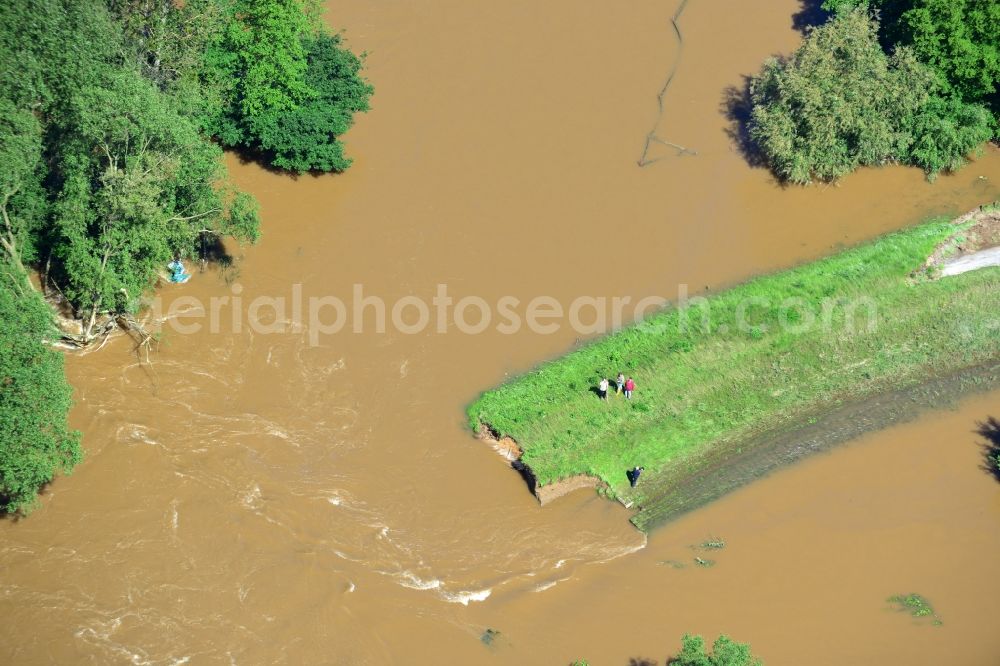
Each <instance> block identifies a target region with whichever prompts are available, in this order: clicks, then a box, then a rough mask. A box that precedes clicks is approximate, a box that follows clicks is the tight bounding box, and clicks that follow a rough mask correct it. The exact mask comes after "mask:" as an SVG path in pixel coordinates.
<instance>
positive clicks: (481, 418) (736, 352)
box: [468, 221, 1000, 515]
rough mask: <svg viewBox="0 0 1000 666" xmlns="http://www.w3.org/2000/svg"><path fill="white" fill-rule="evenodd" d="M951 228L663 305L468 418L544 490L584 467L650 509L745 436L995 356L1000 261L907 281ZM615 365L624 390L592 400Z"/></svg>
mask: <svg viewBox="0 0 1000 666" xmlns="http://www.w3.org/2000/svg"><path fill="white" fill-rule="evenodd" d="M960 230H961V229H960V228H958V227H956V226H955V225H952V224H951V223H950V222H947V221H938V222H933V223H928V224H924V225H921V226H918V227H914V228H912V229H908V230H905V231H902V232H899V233H895V234H891V235H889V236H886V237H884V238H881V239H879V240H877V241H875V242H874V243H871V244H867V245H864V246H861V247H858V248H855V249H851V250H848V251H845V252H843V253H840V254H837V255H834V256H832V257H829V258H827V259H823V260H820V261H816V262H814V263H810V264H807V265H804V266H802V267H799V268H795V269H792V270H788V271H783V272H780V273H776V274H774V275H769V276H764V277H760V278H757V279H754V280H752V281H750V282H747V283H746V284H743V285H740V286H738V287H734V288H732V289H729V290H726V291H723V292H720V293H718V294H715V295H712V296H709V297H708V298H707V301H706V302H703V303H692V304H690V305H689V307H688V308H687V309H686V310H684V309H679V308H670V309H666V310H664V311H662V312H660V313H658V314H656V315H653V316H651V317H650V318H648V319H647V320H646V321H645V322H644V323H642V324H639V325H636V326H632V327H629V328H626V329H623V330H621V331H620V332H617V333H614V334H613V335H610V336H608V337H605V338H603V339H600V340H598V341H596V342H594V343H592V344H590V345H587V346H585V347H582V348H580V349H578V350H575V351H573V352H571V353H569V354H567V355H566V356H564V357H562V358H559V359H557V360H554V361H551V362H549V363H546V364H544V365H542V366H541V367H539V368H537V369H536V370H533V371H531V372H528V373H527V374H525V375H522V376H521V377H519V378H517V379H514V380H513V381H511V382H509V383H507V384H505V385H503V386H500V387H498V388H497V389H495V390H492V391H489V392H487V393H485V394H483V395H482V396H481V397H480V398H479V399H478V400H476V401H475V402H474V403H473V404H472V405H470V407H469V409H468V415H469V419H470V424H471V425H472V427H474V428H475V427H478V425H479V424H481V423H482V424H488V425H489V426H490V427H491V428H492V429H493V430H495V431H496V432H497V433H498V434H499V435H509V436H510V437H513V438H514V439H515V440H516V441H517V443H518V444H519V446H520V447H521V448H522V450H523V452H524V453H523V456H522V460H523V461H524V462H525V463H526V464H527V465H529V466H530V468H531V470H532V471H533V472H534V474H535V476H536V479H537V481H538V483H539V484H541V485H546V484H549V483H552V482H554V481H556V480H559V479H562V478H566V477H569V476H572V475H575V474H591V475H594V476H596V477H598V478H599V479H601V480H602V481H604V482H605V483H607V484H608V485H609V486H610V487H611V489H612V490H613V491H614V492H616V493H623V494H626V495H629V496H630V497H633V498H636V499H637V501H638V502H640V503H641V504H642V506H643V510H644V511H646V510H647V509H649V508H651V507H652V508H655V507H656V497H657V496H658V495H657V493H658V492H661V490H658V488H659V486H658V484H659V483H661V482H663V483H666V484H667V485H669V483H667V482H668V481H669V480H670V479H671V478H674V479H676V478H678V476H683V475H684V474H686V473H688V471H691V470H696V469H697V467H698V465H699V464H700V461H702V460H703V459H705V458H706V457H707V456H709V455H710V454H712V453H713V452H718V451H728V450H729V447H733V448H736V447H738V446H739V443H741V442H745V441H747V440H748V439H749V438H750V437H751V436H752V435H754V434H757V433H761V432H765V431H771V430H773V429H775V428H780V427H782V426H786V425H789V424H794V423H798V422H800V420H801V419H805V418H808V416H809V415H811V414H814V413H816V412H817V411H820V410H822V409H828V408H830V407H831V406H832V405H836V404H838V403H839V402H840V401H843V400H853V399H860V398H863V397H867V396H871V395H875V394H877V393H880V392H884V391H887V390H892V389H896V388H901V387H905V386H909V385H912V384H915V383H918V382H921V381H924V380H926V379H928V378H930V377H934V376H938V375H940V374H942V373H947V372H951V371H955V370H958V369H962V368H968V367H972V366H975V365H977V364H980V363H983V362H985V361H987V360H989V359H996V358H997V357H1000V335H998V334H997V333H998V332H997V328H996V327H997V320H996V308H997V293H998V290H1000V270H997V269H981V270H978V271H973V272H970V273H965V274H962V275H957V276H954V277H948V278H945V279H940V280H928V279H920V280H914V279H913V278H912V277H911V276H912V274H913V272H914V271H916V270H917V269H920V268H921V267H923V266H924V262H925V260H926V258H927V257H928V256H929V255H930V254H931V252H932V251H933V250H934V248H935V247H936V246H937V245H938V244H939V243H942V242H944V241H945V240H946V239H948V238H951V237H952V235H953V234H956V233H958V232H960ZM787 299H793V300H791V301H789V300H787ZM703 317H704V318H705V319H703ZM706 321H707V324H706ZM619 371H622V372H625V373H626V374H629V375H632V376H633V377H634V378H635V381H636V384H637V387H638V388H637V390H636V393H635V397H634V399H633V400H631V401H627V400H624V399H616V398H615V397H614V396H612V398H611V399H610V400H609V401H608V402H604V401H601V400H598V399H597V398H596V397H595V396H594V394H593V393H592V392H591V388H592V387H594V386H596V385H597V382H598V381H599V379H600V378H601V377H614V376H615V374H616V373H617V372H619ZM635 465H643V466H645V468H646V471H645V473H644V474H643V476H642V481H641V483H640V484H639V487H638V488H636V489H634V490H633V489H630V488H629V487H628V483H627V479H626V475H625V471H626V470H628V469H631V468H632V467H633V466H635ZM662 490H663V492H665V491H666V486H665V487H664V489H662ZM640 515H643V514H640Z"/></svg>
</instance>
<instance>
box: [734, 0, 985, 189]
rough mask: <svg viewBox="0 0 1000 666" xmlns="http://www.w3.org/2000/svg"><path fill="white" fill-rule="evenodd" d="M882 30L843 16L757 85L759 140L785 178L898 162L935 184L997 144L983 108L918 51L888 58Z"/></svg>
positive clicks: (753, 132)
mask: <svg viewBox="0 0 1000 666" xmlns="http://www.w3.org/2000/svg"><path fill="white" fill-rule="evenodd" d="M877 31H878V24H877V23H876V22H875V21H874V20H873V19H872V18H871V17H870V16H869V15H868V14H867V13H866V11H864V10H863V9H853V10H851V11H843V12H840V13H838V14H836V15H835V16H834V17H833V18H831V19H830V21H828V22H827V23H826V24H824V25H822V26H820V27H818V28H815V29H814V30H812V31H811V32H810V33H809V34H808V35H807V36H806V38H805V40H804V41H803V43H802V45H801V46H800V47H799V48H798V49H797V50H796V51H795V52H794V53H793V54H792V56H791V57H790V58H788V59H787V60H777V59H770V60H768V61H767V62H766V63H765V64H764V67H763V69H762V71H761V73H760V75H759V76H757V77H755V78H754V79H752V81H751V84H750V95H751V102H752V106H753V108H752V111H751V120H750V127H749V130H750V136H751V138H752V139H753V140H754V141H755V142H756V143H757V144H758V145H759V146H760V147H761V150H762V151H763V153H764V154H765V155H766V156H767V158H768V160H769V162H770V164H771V167H772V168H773V169H774V171H775V173H776V174H777V175H778V176H779V177H781V178H783V179H785V180H789V181H791V182H795V183H808V182H810V181H812V180H813V179H818V180H826V181H830V180H835V179H837V178H840V177H841V176H844V175H846V174H848V173H850V172H851V171H853V170H854V169H856V168H857V167H859V166H865V165H882V164H887V163H891V162H903V163H907V164H916V165H919V166H921V167H923V168H924V169H925V170H926V171H927V172H928V174H929V175H930V176H931V177H933V176H934V175H935V174H936V173H937V172H938V171H941V170H953V169H956V168H958V167H960V166H961V165H962V164H964V162H965V158H966V155H968V154H969V153H970V152H972V151H974V150H975V149H976V148H977V146H979V145H980V144H981V143H983V142H984V141H987V140H988V139H989V137H990V135H991V126H990V125H991V123H990V119H989V116H988V114H986V113H984V112H983V109H982V108H981V107H977V106H970V105H967V104H965V103H964V102H961V101H960V100H956V99H952V98H950V97H949V95H948V93H947V91H946V90H943V89H942V87H941V85H940V84H939V82H938V81H937V78H936V76H935V75H934V73H933V72H932V71H931V70H930V69H928V68H927V67H926V66H925V65H923V64H921V63H920V62H918V61H917V59H916V57H915V56H914V54H913V52H912V51H911V50H909V49H907V48H903V47H901V48H899V49H896V51H895V52H894V53H893V54H892V55H891V56H889V55H886V53H885V52H884V51H883V50H882V48H881V46H880V44H879V42H878V39H877Z"/></svg>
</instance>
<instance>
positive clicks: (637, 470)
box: [628, 467, 646, 488]
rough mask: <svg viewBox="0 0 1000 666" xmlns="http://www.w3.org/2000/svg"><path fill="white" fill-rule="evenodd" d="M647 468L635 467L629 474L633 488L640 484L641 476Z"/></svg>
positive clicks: (629, 480)
mask: <svg viewBox="0 0 1000 666" xmlns="http://www.w3.org/2000/svg"><path fill="white" fill-rule="evenodd" d="M644 469H646V468H645V467H633V468H632V469H631V470H629V473H628V482H629V484H631V486H632V487H633V488H635V487H636V486H637V485H638V484H639V475H640V474H642V472H643V470H644Z"/></svg>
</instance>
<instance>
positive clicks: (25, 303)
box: [0, 267, 82, 513]
mask: <svg viewBox="0 0 1000 666" xmlns="http://www.w3.org/2000/svg"><path fill="white" fill-rule="evenodd" d="M23 277H24V276H22V275H15V274H13V273H12V271H11V270H10V269H9V268H7V267H0V322H3V326H0V433H3V435H2V437H0V512H21V513H26V512H27V511H28V510H30V508H31V507H32V505H33V504H34V503H35V502H36V493H37V492H38V489H39V488H40V487H42V486H43V485H45V484H46V483H48V482H50V481H51V480H52V478H53V476H54V475H55V474H56V473H57V472H68V471H70V470H71V469H72V468H73V466H74V465H75V464H76V463H77V462H79V461H80V459H81V457H82V454H81V452H80V441H79V435H78V433H75V432H71V431H70V430H69V428H68V426H67V424H66V413H67V412H68V410H69V407H70V401H71V396H72V391H71V389H70V387H69V385H68V384H67V383H66V378H65V376H64V375H63V359H62V356H61V355H60V354H59V353H58V352H56V351H54V350H52V349H51V348H50V347H48V346H46V345H45V344H44V343H43V340H45V339H51V338H52V337H53V336H54V335H55V333H56V331H55V329H54V327H53V326H52V316H51V313H50V312H49V309H48V305H47V304H46V303H45V302H44V301H43V300H42V299H41V297H40V296H38V294H36V293H34V292H31V293H30V294H24V293H22V292H21V291H20V289H21V284H20V280H22V279H23ZM12 281H14V283H13V285H12Z"/></svg>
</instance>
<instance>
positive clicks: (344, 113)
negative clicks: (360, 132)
mask: <svg viewBox="0 0 1000 666" xmlns="http://www.w3.org/2000/svg"><path fill="white" fill-rule="evenodd" d="M304 44H305V47H306V52H307V54H308V67H307V69H306V84H307V85H308V86H309V87H310V89H311V90H312V91H313V96H312V97H311V98H310V99H309V100H308V101H306V102H305V103H303V104H301V105H300V106H298V107H296V108H295V109H293V110H291V111H289V112H286V113H272V114H269V115H268V116H267V117H266V118H263V119H262V120H261V122H260V146H261V148H263V149H264V150H266V151H268V152H269V153H271V154H273V155H274V159H273V161H272V164H273V165H274V166H276V167H279V168H281V169H288V170H289V171H297V172H302V171H344V170H345V169H347V167H349V166H350V165H351V160H350V159H348V158H347V157H345V156H344V146H343V144H342V143H341V142H340V141H338V140H337V137H339V136H340V135H342V134H343V133H344V132H346V131H347V130H348V129H349V128H350V127H351V125H352V124H353V122H354V114H355V113H357V112H359V111H367V110H368V99H369V97H370V96H371V94H372V87H371V86H370V85H369V84H368V83H366V82H365V81H364V80H363V79H362V78H361V77H360V76H359V72H360V70H361V61H360V60H359V59H358V57H357V56H355V55H354V54H353V53H351V52H350V51H348V50H347V49H345V48H342V47H341V46H340V37H339V36H337V35H334V36H330V35H325V34H319V35H317V36H315V37H311V38H309V39H307V40H305V41H304Z"/></svg>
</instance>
